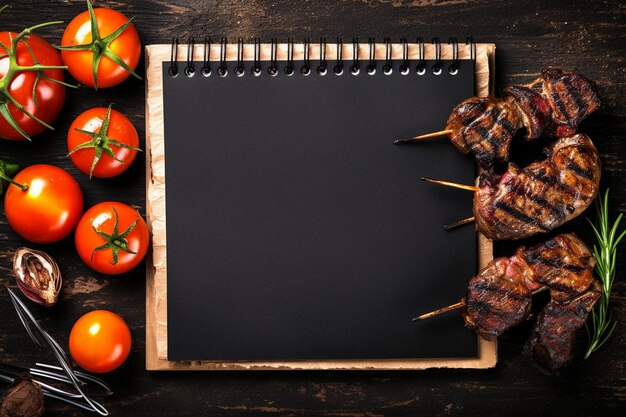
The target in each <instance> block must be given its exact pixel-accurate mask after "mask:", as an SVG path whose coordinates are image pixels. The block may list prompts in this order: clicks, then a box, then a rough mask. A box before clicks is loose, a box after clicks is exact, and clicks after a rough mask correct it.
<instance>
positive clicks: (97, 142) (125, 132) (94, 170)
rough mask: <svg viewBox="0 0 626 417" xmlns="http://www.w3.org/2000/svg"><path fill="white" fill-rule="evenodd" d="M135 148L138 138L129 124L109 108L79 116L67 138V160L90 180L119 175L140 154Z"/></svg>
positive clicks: (122, 116) (90, 111)
mask: <svg viewBox="0 0 626 417" xmlns="http://www.w3.org/2000/svg"><path fill="white" fill-rule="evenodd" d="M138 146H139V135H137V130H135V127H134V126H133V124H132V123H131V121H130V120H128V118H127V117H126V116H124V115H123V114H122V113H120V112H118V111H116V110H111V106H109V107H108V108H106V107H97V108H94V109H90V110H87V111H86V112H84V113H82V114H81V115H80V116H78V117H77V118H76V120H74V122H73V123H72V125H71V126H70V130H69V132H68V134H67V149H68V151H69V152H70V153H69V157H70V159H71V160H72V162H73V163H74V165H76V167H77V168H78V169H79V170H81V171H82V172H84V173H85V174H89V177H90V178H91V176H94V177H98V178H110V177H115V176H116V175H120V174H121V173H122V172H124V171H126V170H127V169H128V167H130V164H132V162H133V161H134V160H135V157H136V156H137V152H138V151H141V149H139V148H138Z"/></svg>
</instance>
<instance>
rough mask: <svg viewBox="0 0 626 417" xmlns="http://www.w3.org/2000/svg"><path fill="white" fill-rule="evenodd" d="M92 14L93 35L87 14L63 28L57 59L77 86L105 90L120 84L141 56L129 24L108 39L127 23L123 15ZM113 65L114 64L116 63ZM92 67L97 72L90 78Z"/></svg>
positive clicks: (97, 11) (107, 11)
mask: <svg viewBox="0 0 626 417" xmlns="http://www.w3.org/2000/svg"><path fill="white" fill-rule="evenodd" d="M87 4H88V8H89V10H93V13H94V16H95V21H96V25H95V26H96V28H97V33H92V31H91V27H92V26H91V24H92V22H91V16H90V13H89V10H88V11H86V12H83V13H81V14H79V15H78V16H76V17H75V18H74V19H73V20H72V21H71V22H70V23H69V24H68V25H67V27H66V28H65V32H64V33H63V38H62V39H61V47H60V49H61V56H62V57H63V62H64V63H65V65H67V67H68V71H69V72H70V74H72V76H73V77H74V78H75V79H76V80H77V81H78V82H80V83H81V84H84V85H87V86H89V87H96V88H100V87H102V88H106V87H113V86H115V85H118V84H120V83H121V82H122V81H124V80H125V79H126V78H128V76H129V75H131V74H133V75H134V76H136V77H137V78H139V76H138V75H137V74H135V72H134V70H135V68H137V64H138V63H139V57H140V55H141V40H140V39H139V34H138V33H137V29H135V25H133V24H132V23H129V24H128V26H127V27H126V28H125V29H124V30H123V32H122V33H120V34H119V35H117V36H115V35H113V38H112V39H110V37H109V35H111V34H113V33H114V32H115V31H116V30H118V29H119V28H121V27H122V26H123V25H125V24H126V23H127V22H130V21H129V19H127V18H126V16H124V15H123V14H121V13H119V12H116V11H115V10H111V9H106V8H97V9H92V6H91V3H89V2H87ZM116 61H117V62H116ZM93 63H96V65H97V70H96V72H95V74H94V71H93V65H92V64H93Z"/></svg>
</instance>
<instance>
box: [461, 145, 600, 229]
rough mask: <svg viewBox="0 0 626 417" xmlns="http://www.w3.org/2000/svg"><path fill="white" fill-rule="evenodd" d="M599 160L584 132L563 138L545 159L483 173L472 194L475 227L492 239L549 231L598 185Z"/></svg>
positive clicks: (573, 214)
mask: <svg viewBox="0 0 626 417" xmlns="http://www.w3.org/2000/svg"><path fill="white" fill-rule="evenodd" d="M600 171H601V167H600V158H599V156H598V152H597V150H596V148H595V146H594V145H593V143H592V142H591V139H589V137H588V136H587V135H584V134H576V135H574V136H569V137H565V138H561V139H559V140H557V141H556V142H554V143H553V144H552V145H551V146H550V147H549V148H548V149H547V158H546V159H544V160H542V161H537V162H534V163H532V164H531V165H528V166H527V167H526V168H523V169H520V168H518V167H517V166H516V165H515V164H513V163H510V164H509V166H508V169H507V171H506V172H504V174H502V175H495V174H493V173H491V172H488V171H485V172H483V173H482V174H481V175H480V177H479V178H478V181H477V182H478V190H477V191H476V192H475V194H474V203H473V209H474V216H475V218H476V228H477V229H478V230H479V231H480V232H482V233H483V234H484V235H485V236H486V237H488V238H490V239H493V240H504V239H512V240H514V239H521V238H525V237H528V236H532V235H534V234H537V233H545V232H549V231H551V230H553V229H555V228H556V227H558V226H560V225H562V224H563V223H565V222H567V221H569V220H571V219H573V218H574V217H576V216H578V215H579V214H580V213H582V212H583V211H584V210H585V209H586V208H587V207H588V206H589V205H590V204H591V202H592V201H593V200H594V198H595V196H596V194H597V192H598V188H599V184H600Z"/></svg>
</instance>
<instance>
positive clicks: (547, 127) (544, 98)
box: [504, 68, 600, 140]
mask: <svg viewBox="0 0 626 417" xmlns="http://www.w3.org/2000/svg"><path fill="white" fill-rule="evenodd" d="M504 93H505V96H506V101H507V103H509V104H510V105H511V106H512V107H513V108H515V110H516V112H517V115H518V117H519V119H520V121H521V125H522V126H523V127H525V128H526V133H525V137H526V139H528V140H532V139H536V138H538V137H541V136H558V137H565V136H571V135H573V134H574V133H576V130H577V129H578V125H579V124H580V122H582V121H583V119H585V118H586V117H587V116H588V115H589V114H591V113H592V112H594V111H596V110H597V109H599V108H600V99H599V98H598V93H597V90H596V86H595V84H594V83H593V82H591V81H589V80H588V79H587V78H585V77H583V76H582V75H580V74H576V73H573V72H568V73H564V72H563V71H562V70H560V69H556V68H547V69H544V70H543V71H542V72H541V77H540V78H538V79H536V80H535V81H533V82H532V83H530V84H528V85H525V86H511V87H507V88H505V89H504ZM520 127H521V126H520Z"/></svg>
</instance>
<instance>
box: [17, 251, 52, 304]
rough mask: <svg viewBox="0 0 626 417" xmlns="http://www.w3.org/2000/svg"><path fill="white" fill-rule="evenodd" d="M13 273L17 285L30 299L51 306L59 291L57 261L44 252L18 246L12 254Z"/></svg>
mask: <svg viewBox="0 0 626 417" xmlns="http://www.w3.org/2000/svg"><path fill="white" fill-rule="evenodd" d="M13 274H14V275H15V279H16V281H17V286H18V288H19V289H20V291H22V293H23V294H24V295H25V296H26V297H28V298H29V299H30V300H32V301H34V302H36V303H38V304H41V305H44V306H46V307H50V306H53V305H54V304H55V303H56V302H57V299H58V297H59V292H60V291H61V286H62V279H61V272H60V270H59V266H58V265H57V263H56V262H55V261H54V259H52V257H50V255H48V254H47V253H45V252H42V251H38V250H35V249H29V248H19V249H18V250H16V251H15V255H14V256H13Z"/></svg>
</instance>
